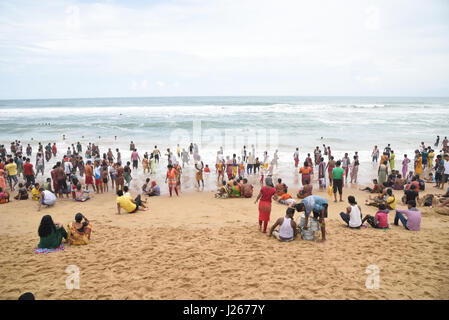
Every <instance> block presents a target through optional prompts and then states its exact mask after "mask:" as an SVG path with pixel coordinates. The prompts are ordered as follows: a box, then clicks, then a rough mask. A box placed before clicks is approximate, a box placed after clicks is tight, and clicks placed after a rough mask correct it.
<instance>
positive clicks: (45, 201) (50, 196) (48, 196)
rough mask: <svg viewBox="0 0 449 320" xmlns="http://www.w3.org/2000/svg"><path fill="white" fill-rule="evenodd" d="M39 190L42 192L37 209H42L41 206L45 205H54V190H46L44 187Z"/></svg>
mask: <svg viewBox="0 0 449 320" xmlns="http://www.w3.org/2000/svg"><path fill="white" fill-rule="evenodd" d="M39 192H40V193H41V195H40V197H39V205H38V207H37V211H41V206H42V205H45V206H47V208H48V207H50V206H52V205H54V204H55V202H56V196H55V194H54V193H53V192H50V191H48V190H44V188H42V187H41V188H40V190H39Z"/></svg>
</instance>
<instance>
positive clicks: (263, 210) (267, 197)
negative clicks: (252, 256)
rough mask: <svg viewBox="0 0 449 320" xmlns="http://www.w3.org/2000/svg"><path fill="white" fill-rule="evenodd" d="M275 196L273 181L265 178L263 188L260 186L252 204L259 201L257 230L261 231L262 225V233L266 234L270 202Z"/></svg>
mask: <svg viewBox="0 0 449 320" xmlns="http://www.w3.org/2000/svg"><path fill="white" fill-rule="evenodd" d="M275 194H276V188H275V187H274V185H273V180H272V179H271V178H266V179H265V186H262V188H261V189H260V192H259V195H258V196H257V199H256V201H254V204H257V202H258V201H259V200H260V202H259V230H260V231H262V223H263V233H266V232H267V226H268V221H270V213H271V200H272V198H273V196H274V195H275Z"/></svg>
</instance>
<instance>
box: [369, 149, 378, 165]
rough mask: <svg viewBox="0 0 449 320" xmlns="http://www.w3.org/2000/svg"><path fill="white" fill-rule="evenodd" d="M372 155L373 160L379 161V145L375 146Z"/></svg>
mask: <svg viewBox="0 0 449 320" xmlns="http://www.w3.org/2000/svg"><path fill="white" fill-rule="evenodd" d="M371 157H373V161H372V162H374V161H376V162H377V159H378V158H379V149H377V146H374V149H373V152H372V153H371Z"/></svg>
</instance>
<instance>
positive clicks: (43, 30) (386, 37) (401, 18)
mask: <svg viewBox="0 0 449 320" xmlns="http://www.w3.org/2000/svg"><path fill="white" fill-rule="evenodd" d="M372 3H375V5H372ZM447 16H449V5H447V3H445V2H442V1H430V2H426V4H425V5H424V4H423V3H422V2H420V1H408V0H396V1H394V2H392V1H386V0H383V1H376V2H364V1H356V0H350V1H346V2H345V5H344V6H343V5H342V4H341V2H338V1H332V0H323V1H320V2H313V1H299V0H279V1H268V0H241V1H225V0H217V1H206V0H198V1H188V0H184V1H170V2H165V1H161V2H157V3H156V4H153V5H145V6H144V5H142V4H141V3H139V4H135V3H133V1H129V2H128V1H127V2H112V1H108V2H104V3H95V2H85V1H82V2H81V1H80V2H78V1H75V0H61V1H58V2H53V1H45V0H43V1H42V2H39V3H37V2H34V1H20V0H18V1H17V2H16V1H14V2H10V3H2V4H0V97H2V96H4V95H5V94H11V93H14V92H15V93H16V94H19V95H20V94H24V93H23V92H22V91H23V90H20V82H21V81H26V79H27V78H29V77H30V75H33V74H34V75H35V76H36V77H37V76H38V75H40V74H42V73H44V74H50V75H51V77H52V80H51V81H52V83H56V85H57V86H61V87H60V88H58V90H52V92H54V91H57V92H61V93H62V94H64V95H68V96H70V92H71V91H70V90H71V88H73V87H74V86H75V82H76V81H77V79H79V76H78V74H83V75H86V77H88V78H89V79H92V81H94V79H98V78H101V79H102V81H106V83H108V84H109V86H110V87H111V88H114V89H111V92H113V94H114V95H117V94H119V95H129V94H133V92H135V91H139V90H142V89H145V90H146V91H145V92H146V93H148V94H149V95H151V94H158V89H160V88H162V87H164V88H165V89H164V93H166V94H167V95H170V94H186V95H195V94H198V95H208V94H249V95H251V94H317V93H318V94H319V95H335V94H341V95H363V94H377V95H394V94H395V92H401V94H403V92H404V91H405V92H409V93H408V94H410V95H417V94H418V95H419V94H421V95H432V94H438V95H442V94H445V93H446V94H447V90H449V88H448V85H442V83H449V44H448V42H447V38H448V35H449V22H448V19H447ZM411 17H414V18H413V19H412V18H411ZM55 61H59V63H55ZM56 65H58V66H56ZM14 71H16V72H14ZM19 76H21V77H23V78H20V79H18V80H17V81H16V82H14V81H11V79H14V78H15V77H19ZM62 77H64V79H65V81H63V82H61V81H58V80H57V79H58V78H62ZM357 77H360V78H359V79H358V78H357ZM161 78H162V79H164V81H161V80H160V79H161ZM71 79H73V82H74V83H70V81H71ZM136 79H138V80H136ZM142 79H146V80H145V81H148V82H146V83H145V84H144V83H142V81H143V80H142ZM123 81H127V83H131V86H126V85H125V86H123V83H124V82H123ZM134 81H136V83H134ZM178 81H181V82H182V83H183V86H182V87H180V86H179V84H178V85H176V83H177V82H178ZM374 82H375V83H376V85H375V86H373V83H374ZM150 83H152V84H156V85H155V86H151V85H148V84H150ZM355 83H357V86H354V84H355ZM435 83H437V84H439V85H438V86H436V85H434V84H435ZM161 84H162V85H161ZM168 84H172V85H168ZM39 85H40V83H39V84H38V87H36V88H35V89H34V90H35V91H34V94H44V93H45V92H43V91H42V90H43V88H44V87H51V86H48V85H45V84H44V83H42V88H39ZM84 85H85V86H86V88H87V87H89V88H92V84H91V83H89V81H84V82H83V83H81V84H80V83H76V86H81V87H80V88H83V86H84ZM64 86H65V87H64ZM27 87H30V85H28V86H27ZM31 87H32V86H31ZM116 87H120V88H124V87H127V89H126V90H129V91H126V90H125V89H123V91H122V92H116V90H115V88H116ZM416 88H420V89H419V91H416ZM435 88H439V89H438V90H439V91H435V90H436V89H435ZM374 89H375V90H376V91H375V92H374V91H373V90H374ZM86 90H87V89H86ZM89 90H90V89H89ZM89 92H90V91H89ZM28 94H33V91H32V90H31V91H29V92H28ZM86 94H87V93H86ZM108 94H109V92H106V91H105V92H98V94H97V95H108Z"/></svg>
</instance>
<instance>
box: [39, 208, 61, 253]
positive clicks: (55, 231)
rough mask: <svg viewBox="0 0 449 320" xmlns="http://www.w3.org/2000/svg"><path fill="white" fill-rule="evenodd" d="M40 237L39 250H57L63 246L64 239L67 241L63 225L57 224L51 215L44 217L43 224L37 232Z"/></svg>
mask: <svg viewBox="0 0 449 320" xmlns="http://www.w3.org/2000/svg"><path fill="white" fill-rule="evenodd" d="M37 234H38V235H39V237H40V241H39V244H38V245H37V247H38V248H39V249H43V248H46V249H56V248H58V247H59V246H60V245H61V244H62V238H65V239H67V232H66V231H65V229H64V227H63V226H62V223H55V222H53V219H52V218H51V216H49V215H45V216H43V217H42V220H41V224H40V225H39V229H38V230H37Z"/></svg>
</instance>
